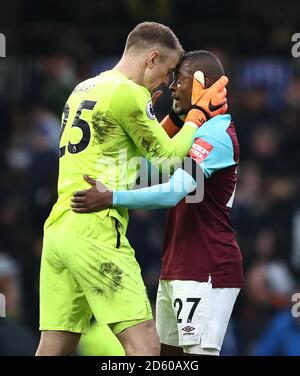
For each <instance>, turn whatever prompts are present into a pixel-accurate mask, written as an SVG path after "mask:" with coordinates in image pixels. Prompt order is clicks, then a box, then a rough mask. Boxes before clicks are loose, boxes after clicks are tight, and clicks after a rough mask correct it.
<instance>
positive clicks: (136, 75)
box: [113, 55, 144, 86]
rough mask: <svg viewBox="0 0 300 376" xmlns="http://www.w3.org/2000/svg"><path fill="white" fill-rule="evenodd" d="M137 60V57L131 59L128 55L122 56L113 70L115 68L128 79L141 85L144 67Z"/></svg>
mask: <svg viewBox="0 0 300 376" xmlns="http://www.w3.org/2000/svg"><path fill="white" fill-rule="evenodd" d="M137 60H138V59H137V58H135V60H133V59H132V58H131V57H130V56H126V55H125V56H122V58H121V60H120V61H119V62H118V64H117V65H116V66H115V67H114V68H113V70H117V71H118V72H120V73H122V74H124V75H125V76H126V77H127V78H128V79H129V80H132V81H133V82H135V83H136V84H138V85H142V86H143V83H144V82H143V78H144V69H143V66H142V64H139V62H138V61H137Z"/></svg>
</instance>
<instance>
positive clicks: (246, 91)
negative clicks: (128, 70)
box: [0, 0, 300, 355]
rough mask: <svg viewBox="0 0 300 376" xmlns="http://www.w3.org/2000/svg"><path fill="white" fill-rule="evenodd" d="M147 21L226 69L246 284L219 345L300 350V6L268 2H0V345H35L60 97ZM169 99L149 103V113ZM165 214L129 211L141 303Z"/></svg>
mask: <svg viewBox="0 0 300 376" xmlns="http://www.w3.org/2000/svg"><path fill="white" fill-rule="evenodd" d="M145 20H153V21H157V22H162V23H165V24H167V25H169V26H170V27H172V28H173V30H174V31H175V33H176V34H177V35H178V37H179V39H180V40H181V42H182V44H183V46H184V48H185V49H186V50H187V51H188V50H193V49H208V50H211V51H213V52H215V53H216V54H217V55H218V56H219V57H220V59H221V60H222V62H223V63H224V66H225V70H226V73H227V75H228V76H229V78H230V85H229V103H230V107H229V108H230V113H231V114H232V116H233V120H234V121H235V124H236V126H237V131H238V136H239V141H240V147H241V163H240V169H239V184H238V190H237V194H236V198H235V204H234V209H233V213H232V223H233V226H234V228H235V229H236V231H237V234H238V241H239V244H240V246H241V250H242V253H243V257H244V270H245V287H244V289H243V291H242V293H241V294H240V297H239V299H238V302H237V304H236V307H235V310H234V313H233V316H232V320H231V323H230V326H229V328H228V333H227V335H226V339H225V343H224V349H223V354H224V355H255V354H263V353H268V354H272V355H292V354H296V353H297V354H298V355H300V346H299V342H298V341H299V338H300V323H299V319H298V320H297V319H295V318H293V316H292V314H291V305H292V302H291V298H292V295H293V293H294V292H299V293H300V199H299V197H300V196H299V193H300V192H299V166H300V124H299V119H300V58H294V57H293V56H292V53H291V49H292V45H293V42H292V41H291V37H292V35H293V34H294V33H297V32H299V33H300V3H299V2H296V1H284V2H283V1H279V0H272V1H271V0H265V1H264V2H261V1H250V0H248V1H236V2H235V1H217V0H210V1H201V2H200V1H198V2H196V1H191V0H185V1H179V0H178V1H177V0H152V1H150V0H149V1H146V0H144V1H143V0H123V1H121V0H115V1H101V0H89V1H86V2H82V1H79V0H72V1H71V0H63V1H59V2H52V1H50V0H44V1H37V0H31V1H30V2H29V1H25V0H10V1H8V2H1V7H0V32H1V33H3V34H4V35H5V36H6V43H7V50H6V54H7V57H6V58H1V59H0V122H1V126H0V148H1V159H0V177H1V178H0V292H2V293H4V294H5V295H6V300H7V307H6V309H7V317H6V318H0V354H1V355H5V354H8V355H9V354H10V355H19V354H21V355H32V354H33V353H34V350H35V348H36V345H37V341H38V338H39V332H38V284H39V263H40V257H41V247H42V228H43V223H44V220H45V218H46V217H47V215H48V213H49V211H50V209H51V207H52V204H53V202H54V201H55V198H56V178H57V165H58V164H57V145H58V137H59V131H60V116H61V111H62V108H63V105H64V102H65V100H66V99H67V96H68V95H69V93H70V92H71V90H72V89H73V87H74V86H75V85H76V84H77V83H78V82H79V81H81V80H84V79H85V78H87V77H89V76H92V75H95V74H97V73H99V72H101V71H103V70H106V69H109V68H111V67H112V66H113V65H114V63H115V62H116V61H117V59H118V58H119V57H120V55H121V53H122V50H123V47H124V43H125V39H126V36H127V34H128V32H129V31H130V30H131V29H132V28H133V27H134V26H135V25H136V24H137V23H139V22H141V21H145ZM294 43H295V42H294ZM170 103H171V101H170V98H168V97H167V96H166V99H164V100H161V99H160V100H159V103H158V105H157V107H156V111H157V116H158V118H159V119H161V118H162V116H164V115H165V114H166V113H167V112H168V109H169V106H170ZM164 217H165V212H163V211H149V212H145V211H135V212H132V213H131V224H130V228H129V238H130V240H131V243H132V245H133V246H134V247H135V249H136V254H137V258H138V259H139V261H140V264H141V267H142V270H143V275H144V279H145V282H146V285H147V287H148V289H149V294H150V297H151V299H152V301H154V299H155V294H156V287H157V283H158V277H159V269H160V250H161V244H162V237H163V228H164ZM270 328H271V329H270ZM268 333H269V334H268ZM278 338H279V339H280V340H279V341H278ZM278 343H280V346H279V345H278Z"/></svg>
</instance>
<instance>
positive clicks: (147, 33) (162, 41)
mask: <svg viewBox="0 0 300 376" xmlns="http://www.w3.org/2000/svg"><path fill="white" fill-rule="evenodd" d="M154 46H161V47H163V48H166V49H169V50H172V51H178V52H179V53H181V54H183V53H184V50H183V48H182V46H181V44H180V42H179V40H178V38H177V36H176V35H175V34H174V33H173V31H172V30H171V29H170V28H169V27H168V26H165V25H163V24H160V23H157V22H142V23H140V24H138V25H137V26H136V27H135V28H134V29H133V30H132V31H131V32H130V33H129V35H128V37H127V41H126V45H125V49H124V53H125V54H126V53H127V52H128V51H129V50H130V49H132V48H135V49H137V50H147V49H150V48H153V47H154Z"/></svg>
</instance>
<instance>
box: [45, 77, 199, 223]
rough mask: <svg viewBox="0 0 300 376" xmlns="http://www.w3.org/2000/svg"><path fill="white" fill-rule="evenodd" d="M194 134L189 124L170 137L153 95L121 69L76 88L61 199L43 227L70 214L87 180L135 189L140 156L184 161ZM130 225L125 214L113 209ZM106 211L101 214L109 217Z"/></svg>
mask: <svg viewBox="0 0 300 376" xmlns="http://www.w3.org/2000/svg"><path fill="white" fill-rule="evenodd" d="M194 132H195V129H194V128H193V127H192V126H190V125H185V126H184V127H183V128H182V129H181V131H180V132H179V133H178V134H177V135H176V136H175V137H174V138H172V139H170V138H169V137H168V135H167V134H166V132H165V131H164V130H163V128H162V127H161V125H160V124H159V122H158V121H157V119H156V118H155V114H154V111H153V107H152V101H151V96H150V93H149V91H148V90H147V89H146V88H145V87H143V86H140V85H137V84H136V83H134V82H133V81H131V80H129V79H128V78H127V77H126V76H124V75H123V74H121V73H120V72H118V71H117V70H110V71H107V72H104V73H101V74H100V75H98V76H96V77H93V78H90V79H88V80H86V81H84V82H82V83H80V84H79V85H77V86H76V88H75V89H74V91H73V92H72V93H71V95H70V97H69V98H68V100H67V102H66V104H65V107H64V111H63V115H62V127H61V137H60V145H59V147H60V149H59V154H60V155H59V156H60V158H59V178H58V200H57V202H56V204H55V205H54V207H53V209H52V212H51V214H50V216H49V218H48V219H47V221H46V224H45V227H47V226H49V225H50V224H52V223H53V222H55V221H56V220H57V219H59V218H60V217H61V216H62V214H63V213H64V212H66V211H67V210H71V209H70V200H71V197H72V195H73V193H74V191H78V190H81V189H86V188H89V186H88V184H87V183H86V182H85V181H84V180H83V175H84V174H88V175H89V176H91V177H93V178H95V179H97V180H100V181H101V182H102V183H103V184H104V185H105V186H106V187H107V188H109V189H112V190H123V189H124V190H125V189H130V188H132V186H133V184H134V182H135V181H136V177H137V172H138V170H139V167H140V156H144V157H146V159H148V160H151V161H152V163H153V160H154V164H155V159H156V158H157V160H158V159H160V162H162V161H165V160H168V159H170V158H172V157H175V156H177V157H179V158H181V159H183V158H184V157H185V156H186V155H187V153H188V151H189V150H190V148H191V145H192V139H193V134H194ZM110 210H112V211H115V212H116V213H115V215H116V217H119V219H120V221H121V222H123V224H124V225H127V209H124V208H122V209H121V208H119V209H110ZM106 214H107V211H102V212H99V213H97V215H99V216H100V217H101V216H105V215H106Z"/></svg>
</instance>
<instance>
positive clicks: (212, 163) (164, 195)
mask: <svg viewBox="0 0 300 376" xmlns="http://www.w3.org/2000/svg"><path fill="white" fill-rule="evenodd" d="M211 122H217V123H216V124H210V125H211V127H210V129H209V131H208V132H206V131H204V132H201V131H200V130H199V132H197V133H196V136H195V139H194V143H193V146H192V148H191V150H190V152H189V155H190V157H191V158H192V159H193V161H194V163H195V164H196V165H198V166H200V167H201V169H202V170H203V172H204V174H205V177H206V178H209V177H210V176H211V175H212V174H213V173H214V172H216V171H218V170H220V169H223V168H226V167H228V166H232V165H234V164H236V162H235V161H234V152H233V147H232V142H231V139H230V137H229V135H228V134H227V132H226V128H227V126H228V125H229V124H230V115H226V116H223V117H221V118H218V119H212V120H211ZM212 130H215V131H214V132H213V131H212ZM194 171H195V170H194ZM90 184H91V183H90ZM93 184H94V187H93V188H92V189H89V190H85V191H81V192H77V193H75V194H74V197H73V199H72V205H71V206H72V208H73V210H74V211H75V212H77V213H88V212H91V211H99V210H102V209H106V208H110V207H126V208H129V209H147V210H150V209H162V208H167V207H171V206H175V205H177V204H178V203H179V201H181V200H182V199H183V198H184V197H185V196H186V195H188V194H189V193H191V192H193V191H194V190H195V189H196V187H197V182H196V174H194V173H193V171H186V170H184V169H181V168H180V169H177V170H176V171H175V173H174V174H173V175H172V177H171V179H170V180H169V181H168V182H167V183H164V184H158V185H154V186H150V187H146V188H141V189H136V190H128V191H127V190H124V191H113V192H108V191H107V192H99V191H98V190H97V188H96V182H95V181H93ZM102 191H103V190H102Z"/></svg>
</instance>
